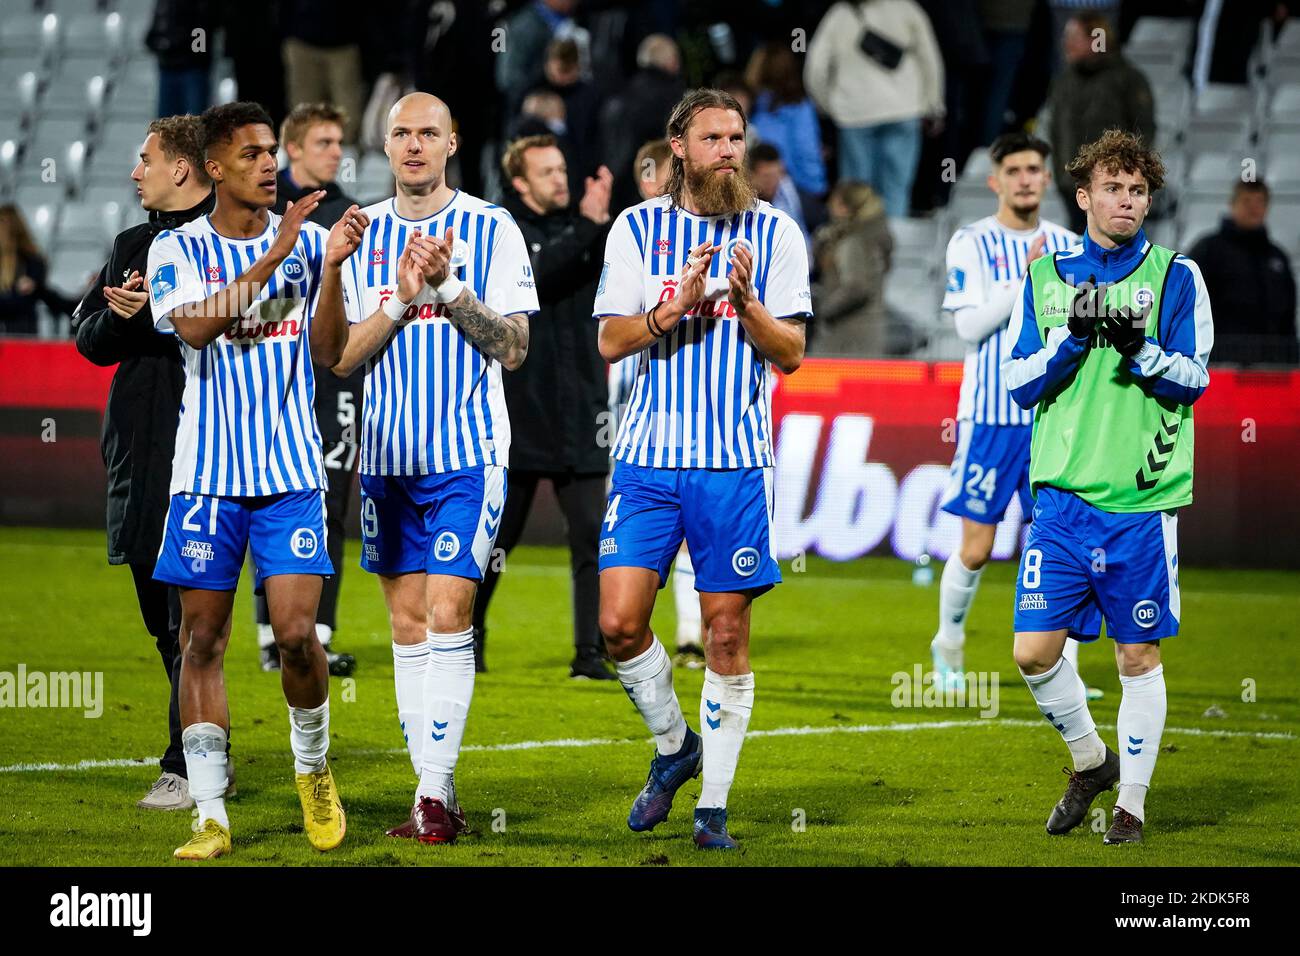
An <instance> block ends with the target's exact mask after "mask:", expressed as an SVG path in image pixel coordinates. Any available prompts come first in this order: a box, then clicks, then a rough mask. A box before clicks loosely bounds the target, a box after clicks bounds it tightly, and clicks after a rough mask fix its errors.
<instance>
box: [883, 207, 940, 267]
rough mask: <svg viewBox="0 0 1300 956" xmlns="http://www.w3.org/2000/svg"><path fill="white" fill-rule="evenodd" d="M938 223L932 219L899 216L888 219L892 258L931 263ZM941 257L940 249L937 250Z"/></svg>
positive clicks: (937, 237)
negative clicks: (891, 239) (892, 249)
mask: <svg viewBox="0 0 1300 956" xmlns="http://www.w3.org/2000/svg"><path fill="white" fill-rule="evenodd" d="M938 227H939V223H938V221H937V220H934V219H920V218H912V217H900V218H897V219H891V220H889V231H890V233H891V234H892V235H893V237H894V252H893V260H894V261H895V262H899V261H902V260H913V261H918V262H925V263H929V264H933V263H934V261H935V253H936V249H937V245H938V242H939V228H938ZM938 251H939V253H940V257H942V250H938Z"/></svg>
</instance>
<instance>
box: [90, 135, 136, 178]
mask: <svg viewBox="0 0 1300 956" xmlns="http://www.w3.org/2000/svg"><path fill="white" fill-rule="evenodd" d="M148 128H149V124H148V122H147V121H142V122H113V123H110V124H109V125H107V126H105V127H104V132H103V134H102V135H101V136H100V139H99V143H98V144H97V145H96V147H95V157H94V160H95V166H96V168H98V167H102V166H105V165H108V166H110V167H112V168H113V169H114V170H115V171H116V174H117V175H118V176H120V177H121V179H122V181H125V180H126V177H127V176H128V175H130V172H131V169H132V167H134V166H135V164H136V162H137V160H138V159H139V154H140V144H141V143H143V142H144V138H145V135H146V133H147V132H148ZM96 180H97V181H99V180H98V177H96Z"/></svg>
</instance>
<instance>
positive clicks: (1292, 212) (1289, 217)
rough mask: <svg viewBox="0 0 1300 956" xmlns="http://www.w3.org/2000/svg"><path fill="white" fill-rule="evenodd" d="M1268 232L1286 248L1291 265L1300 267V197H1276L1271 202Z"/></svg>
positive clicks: (1269, 205) (1270, 236)
mask: <svg viewBox="0 0 1300 956" xmlns="http://www.w3.org/2000/svg"><path fill="white" fill-rule="evenodd" d="M1268 234H1269V238H1270V239H1272V240H1273V241H1274V242H1276V243H1277V244H1278V245H1279V246H1281V247H1282V248H1283V249H1285V250H1286V253H1287V255H1289V256H1290V257H1291V265H1292V266H1293V267H1295V268H1300V199H1296V198H1294V197H1292V198H1282V199H1278V198H1274V199H1273V200H1272V201H1271V202H1269V204H1268Z"/></svg>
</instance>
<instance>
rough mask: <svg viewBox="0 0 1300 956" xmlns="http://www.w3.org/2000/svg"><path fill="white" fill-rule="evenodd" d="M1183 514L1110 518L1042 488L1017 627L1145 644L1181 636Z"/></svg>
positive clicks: (1021, 581) (1019, 590)
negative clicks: (1180, 534)
mask: <svg viewBox="0 0 1300 956" xmlns="http://www.w3.org/2000/svg"><path fill="white" fill-rule="evenodd" d="M1180 603H1181V602H1180V597H1179V593H1178V516H1177V514H1176V513H1174V512H1172V511H1144V512H1139V513H1137V514H1113V513H1111V512H1107V511H1102V510H1100V509H1098V508H1094V507H1093V506H1092V505H1090V504H1088V503H1087V502H1086V501H1084V500H1083V499H1082V498H1079V497H1077V496H1075V495H1072V494H1070V493H1069V492H1065V491H1060V490H1058V489H1056V488H1050V487H1044V488H1040V489H1039V491H1038V503H1037V505H1035V507H1034V523H1033V524H1031V525H1030V526H1029V540H1028V541H1027V542H1026V543H1025V550H1024V553H1023V554H1021V556H1020V577H1019V578H1018V579H1017V581H1016V614H1015V629H1016V632H1017V633H1021V632H1024V631H1055V630H1059V629H1061V628H1066V629H1067V630H1069V632H1070V636H1071V637H1073V638H1075V639H1076V640H1081V641H1091V640H1094V639H1095V638H1096V637H1097V635H1098V634H1100V633H1101V620H1102V617H1103V616H1104V617H1105V619H1106V634H1107V635H1108V636H1109V637H1110V638H1111V639H1112V640H1115V641H1118V642H1119V643H1121V644H1141V643H1143V642H1146V641H1158V640H1162V639H1163V638H1166V637H1173V636H1174V635H1175V634H1177V633H1178V616H1179V613H1180V612H1181V607H1180Z"/></svg>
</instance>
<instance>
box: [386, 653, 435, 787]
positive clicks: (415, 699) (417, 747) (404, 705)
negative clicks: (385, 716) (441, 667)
mask: <svg viewBox="0 0 1300 956" xmlns="http://www.w3.org/2000/svg"><path fill="white" fill-rule="evenodd" d="M428 661H429V642H428V641H427V640H424V641H421V642H420V643H419V644H398V643H396V642H394V643H393V685H394V687H395V688H396V690H397V719H398V721H399V722H400V723H401V725H402V738H403V739H404V740H405V741H406V750H407V752H408V753H409V754H410V755H411V767H412V768H413V769H414V770H415V773H416V776H419V774H420V768H421V766H423V759H422V757H421V755H422V754H423V753H424V670H425V667H426V666H427V664H428Z"/></svg>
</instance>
